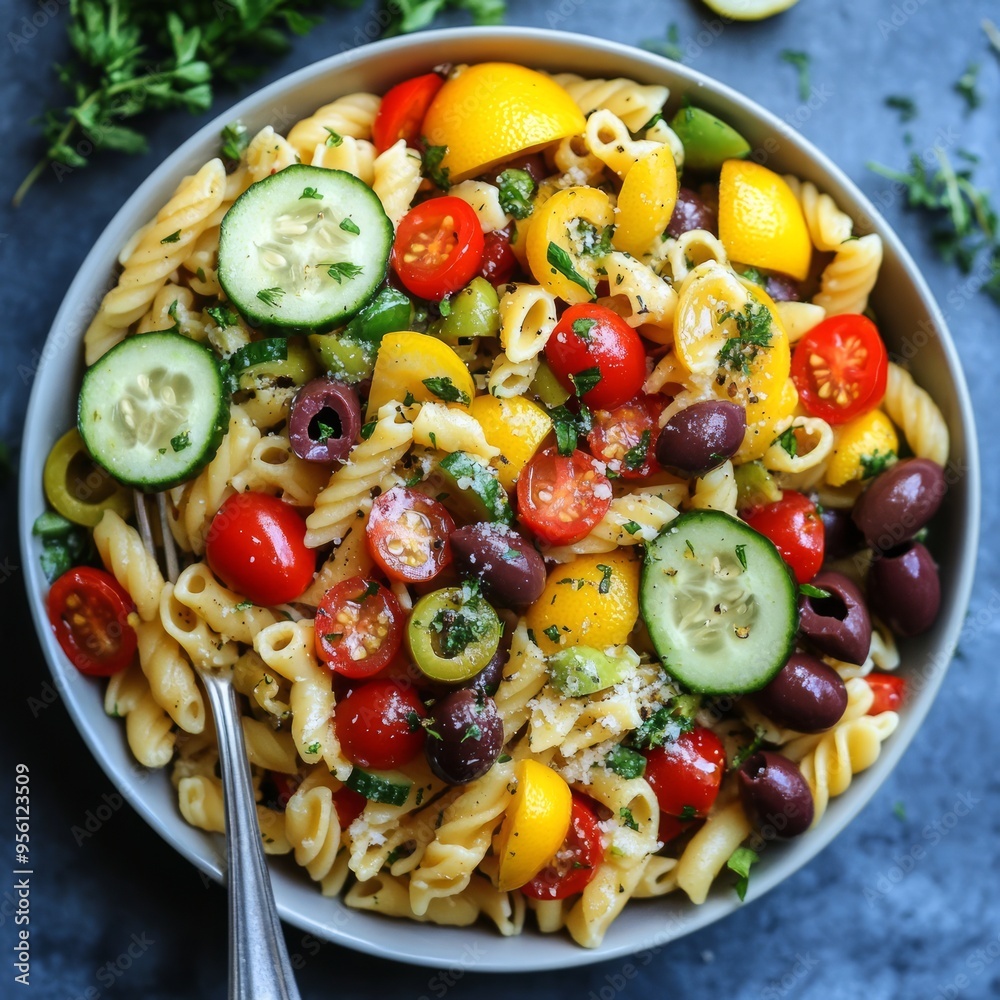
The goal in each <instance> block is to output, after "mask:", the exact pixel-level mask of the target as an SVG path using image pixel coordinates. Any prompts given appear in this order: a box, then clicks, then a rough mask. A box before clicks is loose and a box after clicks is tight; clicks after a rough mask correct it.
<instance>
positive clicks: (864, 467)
mask: <svg viewBox="0 0 1000 1000" xmlns="http://www.w3.org/2000/svg"><path fill="white" fill-rule="evenodd" d="M859 461H860V462H861V478H862V479H871V478H872V476H877V475H878V474H879V473H880V472H885V470H886V469H888V468H889V466H890V465H893V464H894V463H895V461H896V453H895V452H894V451H882V450H881V449H879V448H876V449H875V451H873V452H872V454H870V455H862V456H861V458H860V459H859Z"/></svg>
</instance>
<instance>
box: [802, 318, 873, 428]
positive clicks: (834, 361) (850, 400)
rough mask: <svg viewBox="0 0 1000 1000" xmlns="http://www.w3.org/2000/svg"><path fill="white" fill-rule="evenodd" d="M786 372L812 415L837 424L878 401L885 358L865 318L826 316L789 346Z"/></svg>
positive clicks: (871, 406)
mask: <svg viewBox="0 0 1000 1000" xmlns="http://www.w3.org/2000/svg"><path fill="white" fill-rule="evenodd" d="M791 374H792V381H793V382H794V383H795V388H796V389H798V390H799V400H800V401H801V402H802V405H803V407H805V409H806V410H807V411H808V412H809V413H810V414H811V415H812V416H814V417H820V418H821V419H823V420H825V421H826V422H827V423H830V424H843V423H846V422H847V421H848V420H853V419H854V418H855V417H859V416H861V414H863V413H867V412H868V411H869V410H873V409H875V407H876V406H878V404H879V403H881V402H882V397H883V396H884V395H885V386H886V381H887V379H888V375H889V356H888V354H887V353H886V350H885V344H884V343H883V342H882V337H881V336H880V335H879V332H878V328H877V327H876V326H875V324H874V323H873V322H872V321H871V320H870V319H868V317H867V316H858V315H854V314H845V315H843V316H830V317H829V318H828V319H825V320H823V322H822V323H819V324H818V325H816V326H814V327H813V328H812V329H811V330H810V331H809V332H808V333H807V334H806V335H805V336H804V337H803V338H802V339H801V340H800V341H799V342H798V344H796V345H795V353H794V354H793V355H792V371H791Z"/></svg>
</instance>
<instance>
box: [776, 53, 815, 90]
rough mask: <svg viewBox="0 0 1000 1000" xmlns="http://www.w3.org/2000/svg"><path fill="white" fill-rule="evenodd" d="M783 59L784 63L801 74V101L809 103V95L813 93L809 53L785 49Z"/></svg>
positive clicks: (782, 54)
mask: <svg viewBox="0 0 1000 1000" xmlns="http://www.w3.org/2000/svg"><path fill="white" fill-rule="evenodd" d="M781 58H782V61H783V62H786V63H789V64H790V65H792V66H794V67H795V70H796V72H797V73H798V74H799V100H800V101H808V100H809V94H810V93H811V92H812V87H811V86H810V83H809V62H810V56H809V53H808V52H795V51H793V50H792V49H783V50H782V52H781Z"/></svg>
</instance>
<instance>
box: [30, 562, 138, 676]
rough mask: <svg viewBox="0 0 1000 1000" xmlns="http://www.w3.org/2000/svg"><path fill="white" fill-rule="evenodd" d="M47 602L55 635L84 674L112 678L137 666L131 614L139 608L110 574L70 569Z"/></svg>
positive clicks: (97, 570)
mask: <svg viewBox="0 0 1000 1000" xmlns="http://www.w3.org/2000/svg"><path fill="white" fill-rule="evenodd" d="M47 604H48V613H49V622H50V623H51V625H52V631H53V632H55V635H56V639H58V640H59V645H60V646H62V649H63V652H64V653H65V654H66V655H67V656H68V657H69V660H70V663H72V664H73V666H74V667H76V669H77V670H79V671H80V673H81V674H90V675H91V676H93V677H110V676H111V675H112V674H117V673H118V672H119V671H120V670H124V669H125V668H126V667H127V666H128V665H129V664H130V663H131V662H132V657H133V656H134V655H135V649H136V635H135V629H133V628H132V626H131V625H129V623H128V616H129V614H130V613H131V612H133V611H134V610H135V605H134V604H133V603H132V599H131V598H130V597H129V596H128V594H127V593H126V592H125V591H124V589H122V587H121V586H120V585H119V583H118V581H117V580H116V579H115V578H114V577H113V576H111V574H110V573H105V572H104V570H102V569H94V568H92V567H90V566H78V567H76V569H71V570H69V571H68V572H66V573H63V575H62V576H61V577H59V579H58V580H56V582H55V583H53V584H52V589H51V590H50V591H49V597H48V602H47Z"/></svg>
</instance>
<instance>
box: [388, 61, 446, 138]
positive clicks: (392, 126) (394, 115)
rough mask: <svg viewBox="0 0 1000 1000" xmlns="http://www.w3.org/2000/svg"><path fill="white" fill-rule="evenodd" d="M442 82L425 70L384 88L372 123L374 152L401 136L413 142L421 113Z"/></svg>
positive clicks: (421, 119)
mask: <svg viewBox="0 0 1000 1000" xmlns="http://www.w3.org/2000/svg"><path fill="white" fill-rule="evenodd" d="M443 85H444V80H443V79H442V78H441V77H440V76H438V74H437V73H425V74H424V75H423V76H415V77H413V78H412V79H410V80H404V81H403V82H402V83H397V84H396V86H395V87H391V88H390V89H389V90H387V91H386V92H385V97H383V98H382V103H381V104H380V105H379V108H378V114H377V115H375V121H374V122H373V123H372V140H373V141H374V143H375V150H376V152H379V153H384V152H385V151H386V150H387V149H388V148H389V147H390V146H392V145H394V144H395V143H397V142H399V140H400V139H405V140H406V145H407V146H416V144H417V140H418V139H419V138H420V126H421V125H422V124H423V121H424V115H426V114H427V109H428V108H429V107H430V106H431V101H433V100H434V97H435V95H436V94H437V92H438V91H439V90H440V89H441V87H442V86H443Z"/></svg>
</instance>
